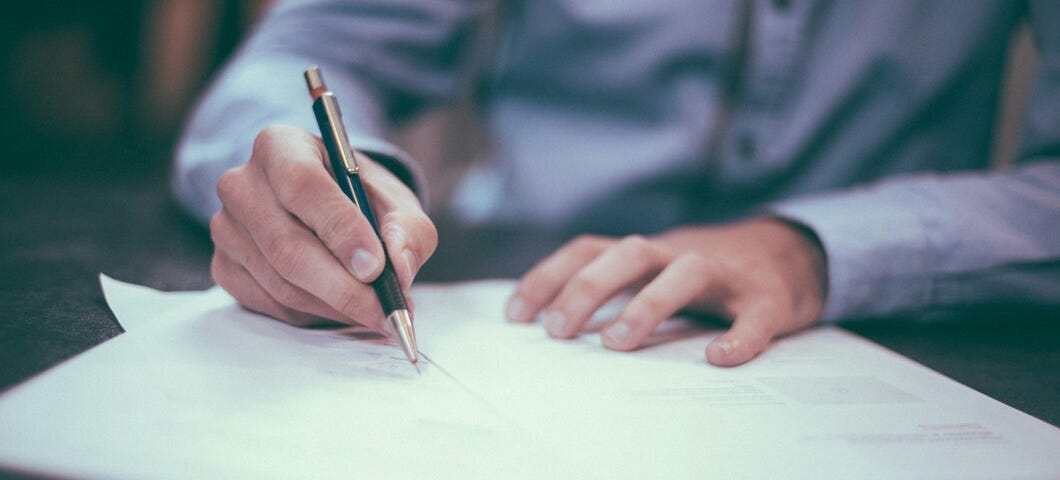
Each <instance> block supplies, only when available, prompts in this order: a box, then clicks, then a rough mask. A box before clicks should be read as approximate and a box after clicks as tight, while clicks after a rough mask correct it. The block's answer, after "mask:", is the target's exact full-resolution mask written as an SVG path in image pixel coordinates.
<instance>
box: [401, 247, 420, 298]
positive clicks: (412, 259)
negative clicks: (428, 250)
mask: <svg viewBox="0 0 1060 480" xmlns="http://www.w3.org/2000/svg"><path fill="white" fill-rule="evenodd" d="M401 258H403V259H404V260H405V274H406V275H405V278H407V279H408V280H406V281H407V282H408V285H405V288H406V289H407V288H409V287H410V286H412V279H413V278H415V276H416V267H417V266H418V265H419V261H418V260H417V259H416V254H415V253H412V250H405V251H404V252H403V253H402V254H401Z"/></svg>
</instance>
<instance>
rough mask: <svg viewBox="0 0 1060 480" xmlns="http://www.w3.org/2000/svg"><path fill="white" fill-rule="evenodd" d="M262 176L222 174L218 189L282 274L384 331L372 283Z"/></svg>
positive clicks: (350, 316)
mask: <svg viewBox="0 0 1060 480" xmlns="http://www.w3.org/2000/svg"><path fill="white" fill-rule="evenodd" d="M237 170H238V169H237ZM263 175H264V174H263V173H262V172H260V171H258V170H257V169H253V168H251V169H248V170H246V171H242V172H237V174H233V175H230V174H228V173H226V174H225V175H222V177H221V180H220V181H219V182H218V194H219V195H220V196H221V200H222V202H223V204H224V208H225V210H227V211H228V213H229V214H230V215H231V217H232V218H233V219H234V220H235V221H236V222H237V223H239V224H240V225H242V226H243V228H244V229H245V230H246V231H247V232H248V233H249V234H250V237H251V239H252V240H253V241H254V244H255V245H256V246H257V248H258V251H260V252H261V254H262V255H263V256H264V257H265V259H266V261H267V262H268V263H269V265H271V266H272V268H273V270H275V272H276V273H277V274H278V275H279V276H280V277H282V278H283V279H285V280H287V281H288V282H290V283H292V284H294V285H295V286H297V287H299V288H301V289H303V290H305V291H306V292H308V293H309V294H310V295H313V296H314V297H316V298H319V299H320V300H322V301H323V302H324V303H326V304H328V306H330V307H331V308H333V309H335V310H336V311H338V312H339V313H341V314H342V316H343V317H345V318H348V319H352V320H354V321H356V322H358V323H360V324H362V325H365V326H367V327H369V328H372V329H375V330H377V331H380V332H385V327H384V320H383V313H382V308H381V307H380V306H379V300H378V298H376V296H375V292H374V291H373V290H372V288H371V287H368V286H366V285H364V284H363V283H361V282H359V281H358V280H357V279H355V278H354V277H353V276H352V275H350V274H349V272H348V271H347V270H346V268H345V267H344V266H343V265H342V264H341V263H340V262H339V261H338V259H336V258H335V256H334V255H333V254H332V253H331V251H329V250H328V249H327V247H325V246H324V244H323V243H321V241H320V239H318V238H317V237H316V235H314V234H313V232H311V231H309V229H307V228H306V227H305V226H304V225H302V224H301V222H299V221H298V220H297V219H295V218H294V217H293V216H291V215H290V214H289V213H288V212H287V211H286V210H285V209H284V208H283V207H282V206H281V205H280V204H279V202H278V201H277V200H276V198H275V197H274V196H273V193H272V191H271V190H270V188H269V185H268V183H267V182H266V181H265V179H264V178H262V176H263Z"/></svg>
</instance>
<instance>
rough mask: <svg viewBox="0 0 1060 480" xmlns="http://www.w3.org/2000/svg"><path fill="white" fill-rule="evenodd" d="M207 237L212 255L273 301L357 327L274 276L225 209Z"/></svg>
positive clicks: (277, 275) (219, 214)
mask: <svg viewBox="0 0 1060 480" xmlns="http://www.w3.org/2000/svg"><path fill="white" fill-rule="evenodd" d="M210 235H211V237H212V238H213V241H214V247H215V254H214V255H215V256H217V255H219V256H222V257H224V259H228V260H230V261H231V262H232V263H234V264H236V265H239V266H240V267H241V268H242V269H244V270H246V271H247V272H249V274H250V276H251V277H252V279H253V281H254V282H255V283H256V284H257V285H258V286H260V287H261V288H262V289H264V290H265V292H266V293H267V294H268V295H269V297H270V298H271V299H272V300H273V301H275V302H277V303H279V304H280V305H283V306H284V307H285V308H287V309H290V310H294V311H300V312H305V313H309V314H311V315H314V316H317V317H322V318H326V319H329V320H334V321H337V322H342V323H356V322H354V321H353V320H352V319H350V318H346V317H344V316H343V315H342V314H341V313H339V312H337V311H336V310H335V309H333V308H331V307H330V306H328V305H327V304H326V303H324V302H323V301H321V300H320V299H318V298H316V297H314V296H313V295H310V294H309V292H306V291H305V290H303V289H301V288H299V287H297V286H295V285H294V284H292V283H291V282H288V281H287V280H285V279H284V278H283V277H281V276H280V275H279V274H278V273H276V271H275V270H273V268H272V266H271V265H269V262H268V261H266V260H265V257H264V256H263V255H262V254H261V252H260V251H258V247H257V245H255V244H254V242H253V240H251V238H250V234H249V233H247V231H246V230H244V229H243V227H242V226H241V225H239V224H238V223H236V222H235V221H234V220H233V219H232V217H231V215H230V214H229V213H228V211H227V210H226V209H224V208H222V209H221V210H220V211H218V212H217V214H215V215H214V217H213V218H212V219H211V220H210ZM229 293H231V292H229Z"/></svg>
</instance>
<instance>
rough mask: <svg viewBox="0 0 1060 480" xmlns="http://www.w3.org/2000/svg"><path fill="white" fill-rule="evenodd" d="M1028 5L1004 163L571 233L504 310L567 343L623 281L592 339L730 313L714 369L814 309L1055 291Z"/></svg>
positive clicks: (1046, 139)
mask: <svg viewBox="0 0 1060 480" xmlns="http://www.w3.org/2000/svg"><path fill="white" fill-rule="evenodd" d="M1031 13H1032V20H1033V21H1032V23H1033V24H1034V27H1035V32H1036V34H1037V41H1038V45H1039V47H1040V51H1041V52H1042V66H1041V70H1040V72H1039V76H1038V79H1037V85H1036V90H1035V92H1034V94H1033V96H1032V99H1031V102H1032V106H1031V109H1030V113H1029V115H1028V118H1027V120H1026V125H1025V127H1024V128H1025V138H1024V139H1023V140H1024V141H1023V145H1022V150H1021V156H1020V159H1019V160H1018V162H1017V164H1018V165H1017V167H1015V168H1012V169H1010V170H1008V171H1002V172H992V173H987V172H983V173H963V174H954V175H944V176H943V175H921V176H915V177H904V178H894V179H890V180H886V181H883V182H880V183H878V184H875V185H871V186H867V187H862V188H855V189H850V190H846V191H838V192H834V193H831V194H827V195H821V196H814V197H807V198H803V199H796V200H792V201H788V202H782V203H780V204H777V205H773V206H772V208H771V213H772V214H773V215H774V217H779V218H772V219H752V220H748V221H743V222H739V223H735V224H731V225H723V226H709V227H704V226H694V227H687V228H682V229H677V230H674V231H671V232H667V233H665V234H663V235H659V236H656V237H650V238H643V237H636V236H634V237H629V238H626V239H621V240H616V239H607V238H595V237H586V238H582V239H579V240H576V241H574V242H571V243H569V244H568V245H566V246H564V247H563V248H561V249H560V250H559V251H558V252H557V253H556V254H554V255H553V256H551V257H549V258H547V259H545V260H544V261H542V262H541V263H540V264H538V265H537V266H535V267H534V268H533V269H532V270H531V271H530V272H529V273H527V274H526V275H525V276H524V277H523V279H522V280H521V281H520V283H519V286H518V287H517V288H516V291H515V293H514V294H513V296H512V298H511V299H510V300H509V304H508V312H507V314H508V318H509V319H510V320H512V321H516V322H529V321H532V320H533V319H535V318H536V317H538V316H540V318H541V319H542V320H543V323H544V324H545V329H546V330H547V331H548V332H549V334H550V335H553V336H555V337H560V338H570V337H572V336H575V335H577V334H578V333H579V332H580V331H581V329H582V327H583V325H584V324H585V322H586V321H587V320H588V319H589V318H590V317H591V315H592V313H593V311H595V310H596V309H597V308H598V307H599V306H600V305H602V304H603V303H604V302H606V301H607V299H609V298H611V297H612V296H614V295H616V294H618V293H620V292H622V291H624V290H625V289H627V288H630V287H635V288H637V289H638V290H639V291H637V293H636V295H635V296H634V297H633V298H632V300H630V302H629V303H628V304H627V306H626V307H625V308H624V309H623V311H622V312H621V314H619V315H618V317H616V318H615V319H613V320H611V322H610V323H609V324H608V325H606V326H605V327H604V328H603V330H602V336H601V338H602V341H603V344H604V346H606V347H608V348H612V349H616V350H631V349H634V348H637V347H638V346H639V345H640V344H641V343H642V342H643V341H644V340H645V338H647V337H648V335H650V334H651V333H652V331H653V330H655V328H656V326H658V325H659V324H660V323H661V322H662V321H664V320H665V319H666V318H667V317H669V316H671V315H672V314H674V313H675V312H678V311H680V310H690V311H695V312H700V313H708V314H714V315H719V316H722V317H725V318H728V319H731V320H732V322H733V324H732V327H731V328H730V329H729V331H728V332H726V333H725V334H723V335H720V336H718V337H716V338H715V339H714V340H712V341H711V343H710V344H709V345H708V346H707V347H706V350H705V356H706V358H707V360H708V361H710V362H711V363H713V364H715V365H723V366H730V365H738V364H741V363H743V362H746V361H748V360H750V359H752V358H754V356H755V355H757V354H758V353H759V352H761V351H762V350H763V349H764V348H765V347H766V345H767V344H768V343H769V341H770V339H772V338H773V337H774V336H776V335H779V334H783V333H786V332H791V331H793V330H797V329H799V328H803V327H805V326H807V325H810V324H812V323H814V322H815V321H817V320H819V319H821V318H825V319H839V318H847V317H853V316H880V315H887V314H891V313H895V312H900V311H909V310H915V309H923V308H931V307H941V306H951V305H969V304H976V303H987V302H995V301H1005V302H1032V303H1050V304H1056V303H1058V302H1060V30H1057V29H1055V28H1049V27H1050V26H1051V25H1052V24H1055V23H1056V22H1055V19H1057V18H1060V4H1057V3H1056V2H1048V1H1042V2H1039V3H1033V4H1032V8H1031ZM1050 19H1051V20H1052V21H1051V22H1050Z"/></svg>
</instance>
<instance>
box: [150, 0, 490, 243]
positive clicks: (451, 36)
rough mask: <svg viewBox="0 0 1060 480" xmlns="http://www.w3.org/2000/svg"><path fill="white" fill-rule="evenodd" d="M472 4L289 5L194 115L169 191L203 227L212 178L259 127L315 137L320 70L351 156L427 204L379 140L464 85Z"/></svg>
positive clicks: (419, 185)
mask: <svg viewBox="0 0 1060 480" xmlns="http://www.w3.org/2000/svg"><path fill="white" fill-rule="evenodd" d="M488 8H489V7H488V5H487V4H486V3H485V2H482V1H473V0H362V1H358V2H350V1H340V0H316V1H312V0H309V1H305V0H303V1H288V2H282V3H280V4H278V5H276V6H275V7H274V8H273V9H272V10H271V11H270V12H269V13H268V14H267V15H266V16H265V18H263V19H262V21H261V22H260V23H259V24H258V26H257V27H256V29H255V31H254V32H253V33H252V34H251V36H250V38H248V40H247V41H246V42H245V44H244V45H242V46H241V47H240V50H239V52H237V53H236V55H235V57H234V59H233V60H232V61H231V62H230V63H229V64H228V65H227V66H226V67H225V68H224V69H223V71H222V72H221V74H220V75H219V76H218V77H217V79H216V80H215V81H214V83H213V85H212V86H211V87H210V88H209V90H208V91H207V93H206V95H205V96H204V97H203V98H202V99H201V100H200V102H199V104H198V105H197V106H196V108H195V109H194V111H193V113H192V115H191V117H190V120H189V122H188V124H187V126H186V127H185V130H184V132H183V134H182V135H181V140H180V141H179V143H178V146H177V150H176V157H175V161H174V168H173V174H172V177H171V187H172V190H173V193H174V195H175V197H176V199H177V201H178V203H179V204H180V205H181V206H182V207H184V208H185V209H186V210H187V211H188V212H189V213H190V214H191V215H192V216H193V217H195V218H196V219H197V220H199V221H201V222H203V223H205V222H207V221H208V219H209V217H210V216H211V215H212V214H213V213H214V212H216V211H217V210H218V209H219V208H220V206H221V205H220V201H219V200H218V198H217V195H216V191H215V189H216V184H217V179H218V177H220V175H221V174H222V173H223V172H224V171H225V170H228V169H229V168H232V167H235V166H238V165H241V164H243V163H245V162H246V160H247V159H248V158H249V157H250V153H251V148H252V146H253V142H254V137H255V136H256V135H257V132H259V131H260V130H261V129H262V128H263V127H265V126H268V125H273V124H287V125H294V126H297V127H301V128H304V129H306V130H308V131H310V132H314V133H316V132H317V131H318V130H317V126H316V122H315V120H314V117H313V111H312V108H311V104H310V98H309V96H308V93H307V91H306V87H305V83H304V80H303V76H302V74H303V72H304V71H305V69H306V68H307V67H308V66H310V65H318V66H320V67H321V69H322V71H323V72H324V77H325V80H326V81H327V83H328V87H329V88H330V89H331V90H333V91H334V92H335V95H336V97H337V98H338V99H339V103H340V108H341V109H342V111H343V121H344V122H345V124H346V127H347V130H348V134H349V138H350V143H351V146H353V147H354V148H356V149H358V150H361V151H363V152H364V153H366V154H368V155H369V156H370V157H372V158H373V159H374V160H376V161H379V162H380V163H383V164H384V165H385V166H387V167H388V168H389V169H390V170H391V171H393V172H394V173H395V174H396V175H397V176H398V177H399V178H401V179H402V180H404V181H405V182H406V183H407V184H409V185H410V187H412V188H413V190H414V191H416V192H417V194H418V195H419V197H420V199H421V201H423V200H424V199H425V198H426V194H425V188H426V182H425V181H424V179H423V174H422V172H421V170H420V168H419V167H418V166H417V164H416V163H415V161H414V160H413V159H411V158H410V157H409V156H408V155H407V154H406V153H405V152H403V151H401V150H400V149H399V148H397V147H396V146H394V145H393V144H391V143H389V142H387V141H386V140H384V139H385V137H386V135H387V133H388V131H389V130H390V128H391V126H392V125H394V124H396V123H398V122H400V121H402V120H404V119H406V118H408V117H410V116H413V115H415V114H417V113H419V112H420V111H422V110H423V109H425V108H428V107H430V106H432V105H437V104H441V103H444V102H447V101H451V100H452V99H454V98H457V97H459V96H460V95H462V94H464V93H465V91H466V90H468V89H470V87H471V85H472V78H473V70H472V67H473V65H472V63H473V62H471V61H470V59H469V58H468V56H469V51H470V50H471V49H470V48H469V46H468V43H469V41H470V39H471V38H473V32H474V31H475V28H476V26H477V24H478V23H480V22H479V20H480V19H481V18H482V17H484V14H485V13H486V12H487V10H488Z"/></svg>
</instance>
